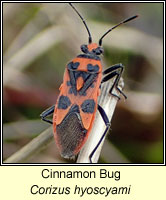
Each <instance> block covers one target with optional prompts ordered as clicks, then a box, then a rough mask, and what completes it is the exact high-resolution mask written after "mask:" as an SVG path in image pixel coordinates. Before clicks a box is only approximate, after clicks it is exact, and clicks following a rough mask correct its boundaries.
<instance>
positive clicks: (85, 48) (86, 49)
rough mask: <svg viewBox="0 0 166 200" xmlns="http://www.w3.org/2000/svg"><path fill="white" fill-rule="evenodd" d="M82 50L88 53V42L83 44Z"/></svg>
mask: <svg viewBox="0 0 166 200" xmlns="http://www.w3.org/2000/svg"><path fill="white" fill-rule="evenodd" d="M81 51H82V52H83V53H88V47H87V45H86V44H83V45H81Z"/></svg>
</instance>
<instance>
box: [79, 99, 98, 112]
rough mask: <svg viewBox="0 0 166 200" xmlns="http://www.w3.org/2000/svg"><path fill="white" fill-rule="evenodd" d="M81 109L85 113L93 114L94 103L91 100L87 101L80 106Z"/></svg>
mask: <svg viewBox="0 0 166 200" xmlns="http://www.w3.org/2000/svg"><path fill="white" fill-rule="evenodd" d="M81 109H82V111H83V112H85V113H93V112H94V109H95V101H94V100H93V99H87V100H85V101H84V102H83V103H82V104H81Z"/></svg>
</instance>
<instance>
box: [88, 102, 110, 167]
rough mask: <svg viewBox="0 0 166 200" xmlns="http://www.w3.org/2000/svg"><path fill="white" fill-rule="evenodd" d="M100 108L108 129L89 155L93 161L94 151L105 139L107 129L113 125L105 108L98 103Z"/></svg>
mask: <svg viewBox="0 0 166 200" xmlns="http://www.w3.org/2000/svg"><path fill="white" fill-rule="evenodd" d="M98 110H99V113H100V115H101V117H102V118H103V121H104V123H105V125H106V129H105V131H104V133H103V135H102V136H101V138H100V140H99V142H98V143H97V145H96V146H95V148H94V149H93V151H92V152H91V154H90V155H89V160H90V162H91V163H92V157H93V155H94V153H95V152H96V150H97V149H98V147H99V146H100V144H101V142H102V141H103V139H104V137H105V135H106V133H107V131H108V130H109V128H110V125H111V124H110V122H109V119H108V117H107V115H106V113H105V111H104V109H103V108H102V107H101V106H100V105H98Z"/></svg>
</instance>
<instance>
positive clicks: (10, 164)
mask: <svg viewBox="0 0 166 200" xmlns="http://www.w3.org/2000/svg"><path fill="white" fill-rule="evenodd" d="M69 2H71V3H102V2H101V1H88V2H87V1H86V2H85V1H21V2H20V1H2V2H1V20H2V23H1V41H2V42H1V52H3V3H69ZM109 2H110V3H163V163H159V164H157V163H148V164H145V163H143V164H141V163H130V164H124V163H108V164H107V163H86V164H85V163H74V164H70V163H65V164H62V163H3V121H2V120H1V134H2V137H1V149H0V153H1V161H0V166H165V165H166V163H165V68H164V66H165V56H164V55H165V1H125V2H124V1H108V3H109ZM104 3H107V2H104ZM1 91H2V92H1V111H2V112H1V119H2V114H3V53H1Z"/></svg>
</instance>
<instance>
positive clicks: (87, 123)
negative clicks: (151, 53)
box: [41, 3, 137, 162]
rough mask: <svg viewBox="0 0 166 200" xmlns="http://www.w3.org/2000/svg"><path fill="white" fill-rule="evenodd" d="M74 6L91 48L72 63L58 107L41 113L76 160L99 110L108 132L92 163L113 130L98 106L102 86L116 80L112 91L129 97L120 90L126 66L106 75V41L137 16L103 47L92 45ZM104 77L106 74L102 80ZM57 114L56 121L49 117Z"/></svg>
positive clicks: (67, 154)
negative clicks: (103, 65) (104, 48)
mask: <svg viewBox="0 0 166 200" xmlns="http://www.w3.org/2000/svg"><path fill="white" fill-rule="evenodd" d="M69 4H70V6H71V7H72V8H73V9H74V10H75V12H76V13H77V14H78V15H79V17H80V18H81V20H82V22H83V23H84V25H85V28H86V30H87V32H88V36H89V40H88V45H86V44H85V45H82V46H81V51H82V54H80V55H78V56H77V57H76V58H74V59H73V60H71V61H70V62H69V63H68V64H67V66H66V69H65V73H64V77H63V83H62V84H61V86H60V89H59V90H60V94H59V96H58V99H57V102H56V104H55V105H53V106H52V107H50V108H49V109H47V110H46V111H44V112H43V113H42V114H41V119H42V120H44V121H46V122H48V123H51V124H53V130H54V138H55V141H56V144H57V147H58V149H59V151H60V154H61V156H62V157H64V158H72V157H75V156H76V155H77V154H78V153H79V151H80V149H81V148H82V147H83V145H84V144H85V142H86V140H87V138H88V136H89V134H90V131H91V129H92V126H93V122H94V119H95V115H96V111H97V109H98V110H99V113H100V114H101V116H102V118H103V120H104V122H105V125H106V130H105V132H104V133H103V136H102V138H101V139H100V141H99V143H98V145H97V146H96V147H95V149H94V150H93V152H92V153H91V154H90V157H89V159H90V161H91V159H92V156H93V154H94V153H95V151H96V150H97V148H98V146H99V145H100V143H101V141H102V139H103V138H104V136H105V134H106V132H107V130H108V129H109V127H110V123H109V119H108V117H107V115H106V114H105V112H104V110H103V108H102V107H101V106H99V105H98V103H97V102H98V96H99V95H100V86H101V84H103V83H104V82H106V81H108V80H110V79H111V78H115V80H114V83H113V85H112V87H111V89H110V91H109V92H110V94H111V95H114V96H116V97H117V98H119V97H118V96H117V95H115V94H113V93H112V90H113V88H116V89H117V90H118V91H119V92H120V93H121V94H122V95H123V96H124V97H125V98H126V96H125V94H124V93H123V92H122V91H121V90H120V89H119V88H118V82H119V79H120V77H121V75H122V72H123V69H124V66H123V65H122V64H116V65H113V66H111V67H109V68H108V69H106V70H105V71H103V72H102V64H101V59H100V55H101V54H102V53H103V48H102V47H101V46H102V40H103V38H104V37H105V36H106V35H107V34H108V33H109V32H110V31H112V30H113V29H115V28H116V27H117V26H119V25H121V24H124V23H126V22H128V21H130V20H133V19H135V18H136V17H137V15H135V16H133V17H130V18H128V19H126V20H124V21H122V22H121V23H119V24H117V25H116V26H114V27H113V28H111V29H109V30H108V31H107V32H106V33H105V34H104V35H103V36H102V37H101V38H100V40H99V44H96V43H92V37H91V33H90V31H89V29H88V26H87V24H86V22H85V20H84V19H83V18H82V16H81V15H80V13H79V12H78V11H77V10H76V8H75V7H74V6H73V5H72V4H71V3H69ZM102 74H103V75H105V76H104V77H102ZM52 113H54V114H53V121H51V120H49V119H47V118H46V117H47V116H48V115H50V114H52ZM91 162H92V161H91Z"/></svg>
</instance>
